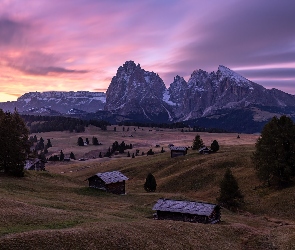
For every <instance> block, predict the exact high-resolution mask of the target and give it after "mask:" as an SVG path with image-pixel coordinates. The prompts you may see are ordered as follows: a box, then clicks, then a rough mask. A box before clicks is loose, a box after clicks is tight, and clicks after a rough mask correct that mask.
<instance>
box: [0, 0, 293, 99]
mask: <svg viewBox="0 0 295 250" xmlns="http://www.w3.org/2000/svg"><path fill="white" fill-rule="evenodd" d="M294 13H295V1H291V0H290V1H289V0H259V1H254V0H253V1H245V0H224V1H220V0H209V1H208V0H140V1H138V0H50V1H48V0H25V1H24V0H0V101H1V102H4V101H14V100H16V99H17V97H19V96H21V95H22V94H24V93H26V92H35V91H39V92H44V91H79V90H83V91H102V92H105V91H106V89H107V88H108V86H109V84H110V82H111V79H112V77H113V76H115V75H116V72H117V69H118V67H119V66H121V65H123V64H124V62H125V61H129V60H132V61H134V62H135V63H136V64H138V63H139V64H140V65H141V67H142V68H143V69H145V70H147V71H153V72H156V73H158V74H159V76H160V77H161V78H162V79H163V81H164V83H165V84H166V86H167V87H169V85H170V84H171V83H172V82H173V79H174V77H175V76H176V75H180V76H182V77H184V79H185V80H188V79H189V77H190V75H191V74H192V72H193V71H194V70H198V69H203V70H205V71H207V72H212V71H217V69H218V66H219V65H224V66H226V67H228V68H230V69H232V70H234V71H236V72H237V73H239V74H240V75H242V76H244V77H246V78H248V79H249V80H251V81H253V82H256V83H258V84H261V85H263V86H264V87H266V88H277V89H280V90H282V91H284V92H287V93H290V94H295V14H294Z"/></svg>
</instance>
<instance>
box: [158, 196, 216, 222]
mask: <svg viewBox="0 0 295 250" xmlns="http://www.w3.org/2000/svg"><path fill="white" fill-rule="evenodd" d="M153 210H154V211H156V214H154V218H155V219H158V220H177V221H188V222H199V223H209V224H214V223H217V222H219V221H220V214H221V213H220V206H218V205H216V204H211V203H204V202H196V201H182V200H170V199H159V200H158V201H157V203H156V204H155V205H154V207H153Z"/></svg>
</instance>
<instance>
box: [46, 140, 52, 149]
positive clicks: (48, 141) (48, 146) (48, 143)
mask: <svg viewBox="0 0 295 250" xmlns="http://www.w3.org/2000/svg"><path fill="white" fill-rule="evenodd" d="M46 146H47V148H50V147H52V144H51V141H50V139H47V144H46Z"/></svg>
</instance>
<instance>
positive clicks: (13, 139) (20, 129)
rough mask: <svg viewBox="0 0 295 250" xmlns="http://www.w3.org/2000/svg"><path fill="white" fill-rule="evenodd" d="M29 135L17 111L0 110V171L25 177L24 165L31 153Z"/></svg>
mask: <svg viewBox="0 0 295 250" xmlns="http://www.w3.org/2000/svg"><path fill="white" fill-rule="evenodd" d="M28 133H29V131H28V129H27V127H26V125H25V123H24V121H23V120H22V118H21V117H20V115H19V114H18V113H17V112H16V111H15V112H14V113H10V112H3V111H2V110H1V109H0V141H1V143H0V171H4V173H6V174H11V175H14V176H19V177H21V176H23V175H24V164H25V161H26V158H27V156H28V155H29V152H30V143H29V141H28V139H29V136H28Z"/></svg>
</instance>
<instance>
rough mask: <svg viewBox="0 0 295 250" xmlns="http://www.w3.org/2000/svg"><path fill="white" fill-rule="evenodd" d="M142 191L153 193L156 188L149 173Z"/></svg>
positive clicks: (154, 181) (153, 178)
mask: <svg viewBox="0 0 295 250" xmlns="http://www.w3.org/2000/svg"><path fill="white" fill-rule="evenodd" d="M143 187H144V190H145V191H147V192H155V191H156V188H157V182H156V179H155V177H154V176H153V175H152V174H151V173H149V174H148V175H147V177H146V179H145V183H144V186H143Z"/></svg>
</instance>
